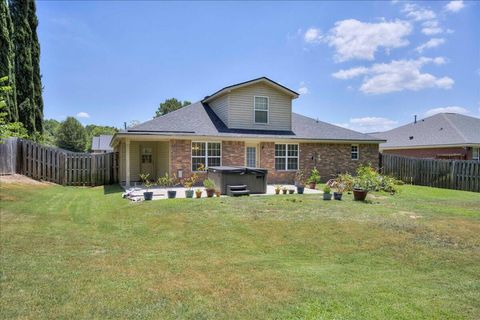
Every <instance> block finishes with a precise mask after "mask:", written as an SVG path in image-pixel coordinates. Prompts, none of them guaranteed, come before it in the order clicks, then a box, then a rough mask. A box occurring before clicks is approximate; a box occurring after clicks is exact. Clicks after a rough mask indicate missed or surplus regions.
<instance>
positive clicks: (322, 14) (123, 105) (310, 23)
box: [37, 1, 480, 132]
mask: <svg viewBox="0 0 480 320" xmlns="http://www.w3.org/2000/svg"><path fill="white" fill-rule="evenodd" d="M37 14H38V18H39V22H40V25H39V30H38V32H39V38H40V43H41V50H42V56H41V72H42V74H43V85H44V87H45V89H44V100H45V116H46V117H47V118H54V119H58V120H62V119H64V118H65V117H66V116H69V115H73V116H77V117H78V118H79V120H80V121H81V122H82V123H84V124H88V123H95V124H103V125H113V126H117V127H122V126H123V123H124V122H127V123H128V122H130V121H132V120H139V121H145V120H148V119H150V118H151V117H152V116H153V114H154V112H155V110H156V109H157V107H158V104H159V103H160V102H161V101H163V100H165V99H166V98H171V97H176V98H178V99H182V100H190V101H192V102H194V101H198V100H201V99H202V98H203V97H204V96H205V95H208V94H210V93H212V92H214V91H216V90H218V89H220V88H221V87H223V86H226V85H230V84H234V83H237V82H242V81H246V80H249V79H252V78H256V77H260V76H267V77H269V78H271V79H273V80H275V81H277V82H280V83H281V84H283V85H285V86H287V87H289V88H292V89H294V90H297V91H298V92H300V93H301V96H300V98H298V99H296V100H294V104H293V105H294V111H295V112H298V113H302V114H305V115H307V116H311V117H314V118H318V119H320V120H322V121H327V122H331V123H335V124H339V125H342V126H345V127H349V128H352V129H356V130H360V131H364V132H371V131H378V130H385V129H389V128H392V127H395V126H398V125H400V124H404V123H406V122H409V121H411V120H412V119H413V115H414V114H417V115H419V117H423V116H426V115H430V114H432V113H434V112H438V111H457V112H462V113H466V114H469V115H472V116H477V117H478V116H479V115H480V86H479V84H480V32H479V30H480V3H476V2H468V1H464V2H462V1H452V2H448V1H435V2H403V1H391V2H387V1H385V2H380V1H379V2H364V1H356V2H355V1H354V2H340V3H334V2H224V3H222V2H153V1H152V2H127V1H119V2H114V1H106V2H97V1H85V2H80V1H79V2H66V1H53V2H48V1H39V2H37Z"/></svg>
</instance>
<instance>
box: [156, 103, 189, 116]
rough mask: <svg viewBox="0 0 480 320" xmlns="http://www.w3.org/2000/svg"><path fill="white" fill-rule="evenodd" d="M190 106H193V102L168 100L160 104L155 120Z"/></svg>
mask: <svg viewBox="0 0 480 320" xmlns="http://www.w3.org/2000/svg"><path fill="white" fill-rule="evenodd" d="M189 104H191V102H190V101H186V100H185V101H183V102H182V101H180V100H177V99H175V98H171V99H166V100H165V101H164V102H162V103H160V106H159V107H158V110H157V111H156V112H155V116H154V118H156V117H160V116H163V115H166V114H167V113H169V112H172V111H175V110H177V109H180V108H183V107H186V106H188V105H189Z"/></svg>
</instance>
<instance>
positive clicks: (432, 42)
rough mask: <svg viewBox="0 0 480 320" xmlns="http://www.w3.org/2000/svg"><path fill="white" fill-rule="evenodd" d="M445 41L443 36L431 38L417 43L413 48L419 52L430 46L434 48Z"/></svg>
mask: <svg viewBox="0 0 480 320" xmlns="http://www.w3.org/2000/svg"><path fill="white" fill-rule="evenodd" d="M444 43H445V39H444V38H432V39H430V40H428V41H427V42H425V43H423V44H421V45H419V46H418V47H417V48H416V49H415V50H416V51H417V52H419V53H422V52H423V50H425V49H430V48H435V47H438V46H439V45H442V44H444Z"/></svg>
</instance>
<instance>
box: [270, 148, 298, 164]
mask: <svg viewBox="0 0 480 320" xmlns="http://www.w3.org/2000/svg"><path fill="white" fill-rule="evenodd" d="M275 170H298V144H275Z"/></svg>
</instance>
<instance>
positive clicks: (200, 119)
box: [118, 102, 384, 143]
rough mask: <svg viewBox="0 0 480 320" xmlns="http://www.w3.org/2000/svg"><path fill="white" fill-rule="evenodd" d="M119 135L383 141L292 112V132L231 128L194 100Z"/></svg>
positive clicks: (205, 106)
mask: <svg viewBox="0 0 480 320" xmlns="http://www.w3.org/2000/svg"><path fill="white" fill-rule="evenodd" d="M118 135H119V136H121V135H165V136H172V135H175V136H209V137H226V138H228V137H231V138H271V139H300V140H322V141H325V140H328V141H345V140H346V141H363V142H365V141H370V142H373V143H380V142H382V141H384V140H382V139H380V138H376V137H372V136H370V135H367V134H363V133H360V132H356V131H353V130H349V129H345V128H342V127H338V126H335V125H332V124H329V123H326V122H322V121H318V120H315V119H312V118H309V117H305V116H302V115H300V114H297V113H292V130H291V131H272V130H254V129H231V128H228V127H227V126H226V125H225V124H224V123H223V122H222V120H220V119H219V118H218V116H217V115H216V114H215V112H213V110H212V109H211V108H210V106H209V105H208V104H206V103H202V102H196V103H194V104H191V105H188V106H186V107H183V108H181V109H178V110H175V111H173V112H170V113H167V114H166V115H163V116H160V117H157V118H154V119H152V120H150V121H147V122H144V123H142V124H139V125H137V126H134V127H132V128H129V129H127V130H126V131H121V132H119V133H118Z"/></svg>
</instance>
